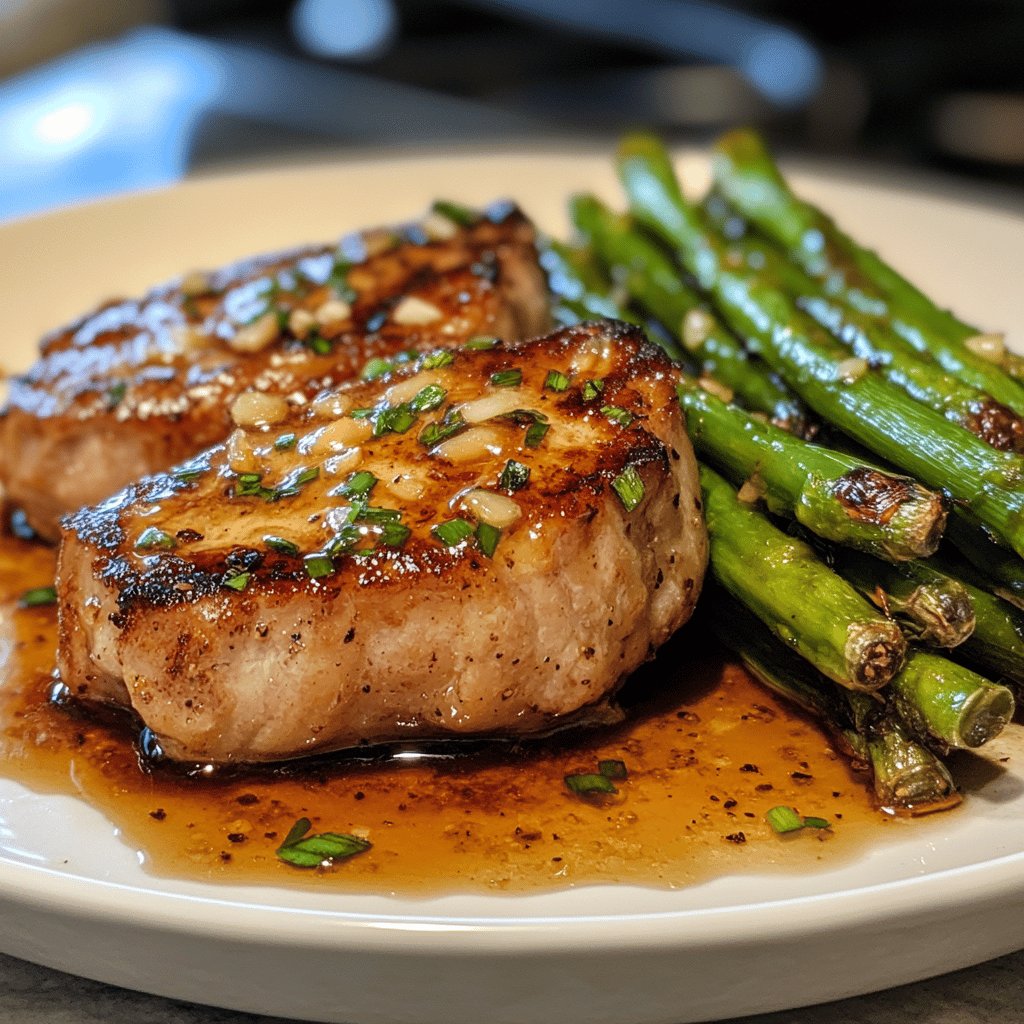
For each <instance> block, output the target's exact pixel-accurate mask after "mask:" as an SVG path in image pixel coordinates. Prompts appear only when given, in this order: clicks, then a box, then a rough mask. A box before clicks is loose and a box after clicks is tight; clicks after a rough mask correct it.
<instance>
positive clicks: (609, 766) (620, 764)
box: [597, 759, 629, 779]
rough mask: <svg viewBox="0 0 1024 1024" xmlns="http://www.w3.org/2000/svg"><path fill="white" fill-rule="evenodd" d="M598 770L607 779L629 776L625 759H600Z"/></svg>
mask: <svg viewBox="0 0 1024 1024" xmlns="http://www.w3.org/2000/svg"><path fill="white" fill-rule="evenodd" d="M597 770H598V771H599V772H600V773H601V774H602V775H603V776H604V777H605V778H606V779H625V778H627V777H628V776H629V771H628V770H627V768H626V762H625V761H616V760H614V759H609V760H607V761H598V762H597Z"/></svg>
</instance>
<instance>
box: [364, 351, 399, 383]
mask: <svg viewBox="0 0 1024 1024" xmlns="http://www.w3.org/2000/svg"><path fill="white" fill-rule="evenodd" d="M394 368H395V364H394V363H393V362H392V360H390V359H382V358H381V357H380V356H374V357H373V359H369V360H367V362H366V365H365V366H364V367H363V370H362V373H360V374H359V376H360V377H362V379H363V380H376V379H377V378H378V377H383V376H384V374H385V373H390V372H391V371H392V370H393V369H394Z"/></svg>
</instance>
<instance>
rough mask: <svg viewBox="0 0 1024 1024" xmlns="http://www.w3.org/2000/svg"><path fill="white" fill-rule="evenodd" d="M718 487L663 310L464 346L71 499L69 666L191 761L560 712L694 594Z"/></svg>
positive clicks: (669, 625)
mask: <svg viewBox="0 0 1024 1024" xmlns="http://www.w3.org/2000/svg"><path fill="white" fill-rule="evenodd" d="M484 346H486V347H484ZM246 422H250V419H249V418H247V419H246ZM699 496H700V489H699V485H698V482H697V475H696V465H695V462H694V457H693V452H692V449H691V448H690V444H689V442H688V440H687V437H686V432H685V430H684V425H683V419H682V416H681V413H680V409H679V405H678V402H677V400H676V396H675V391H674V371H673V369H672V367H671V365H670V364H669V363H668V362H667V361H666V360H665V359H664V357H663V356H662V355H661V354H660V352H659V351H658V350H657V349H655V348H654V347H653V346H651V345H650V344H648V343H647V342H646V341H645V340H644V339H643V336H642V335H641V334H640V333H639V332H638V331H637V330H636V329H634V328H631V327H626V326H625V325H623V324H616V323H604V324H584V325H581V326H578V327H574V328H569V329H567V330H564V331H561V332H558V333H556V334H554V335H551V336H550V337H548V338H545V339H541V340H539V341H535V342H532V343H526V344H507V345H506V344H501V343H498V342H487V341H481V342H476V343H471V345H470V346H469V347H468V348H463V349H460V350H454V349H453V350H438V351H436V352H432V353H428V354H426V355H423V356H420V357H419V358H418V359H416V360H415V361H414V362H409V363H406V364H404V365H399V366H396V367H395V368H394V369H393V370H391V371H390V372H388V373H386V374H384V375H383V376H382V377H381V378H380V379H378V380H376V381H372V382H354V383H350V384H349V385H346V386H342V387H340V388H338V389H334V390H331V391H327V392H325V393H324V394H323V395H321V396H320V397H318V398H317V399H316V400H314V401H313V402H312V403H310V405H309V406H308V407H307V408H305V409H303V410H301V411H298V410H288V409H286V408H278V409H276V410H274V409H269V410H268V416H267V419H266V421H264V422H263V423H262V424H261V425H258V426H253V427H247V428H242V427H239V428H238V429H237V430H236V432H235V433H234V434H233V435H232V436H231V438H230V440H229V441H228V442H227V443H226V444H223V445H218V446H216V447H214V448H212V449H211V450H209V451H208V452H206V453H204V454H202V455H201V456H198V457H196V458H195V459H194V460H192V461H191V462H189V463H186V464H184V465H182V466H181V467H179V468H178V469H177V470H175V471H173V472H171V473H168V474H163V475H159V476H154V477H151V478H149V479H147V480H144V481H142V482H141V483H139V484H137V485H134V486H131V487H129V488H127V489H126V490H125V491H123V492H122V493H121V494H119V495H117V496H115V497H113V498H111V499H109V500H108V501H105V502H103V503H102V504H100V505H97V506H95V507H92V508H85V509H82V510H81V511H79V512H77V513H76V514H74V515H72V516H70V517H68V519H67V520H65V525H64V540H63V544H62V547H61V553H60V560H59V569H58V589H59V608H60V648H59V653H58V663H59V669H60V673H61V676H62V678H63V680H64V681H65V683H66V684H67V686H68V687H69V688H70V691H71V693H72V694H73V695H74V696H76V697H78V698H80V699H82V700H85V701H100V702H109V703H113V704H116V705H122V706H125V707H130V708H132V709H134V711H135V712H137V714H138V716H139V718H140V719H141V720H142V722H144V723H145V724H146V725H147V726H148V727H149V728H150V729H152V731H153V732H154V733H155V734H156V736H157V737H158V741H159V743H160V745H161V747H162V749H163V750H164V751H165V753H166V754H167V755H168V756H170V757H171V758H175V759H181V760H189V761H204V762H232V761H239V762H245V761H264V760H274V759H281V758H289V757H295V756H299V755H303V754H308V753H312V752H314V751H321V750H330V749H334V748H344V747H351V746H355V745H361V744H367V743H378V742H385V741H400V740H405V739H409V740H411V739H421V738H438V737H441V738H443V737H465V736H477V735H485V734H495V733H498V734H504V735H526V734H531V733H543V732H546V731H550V730H551V729H553V728H555V727H557V726H558V725H559V724H560V723H562V722H564V721H565V720H567V719H569V718H570V717H571V716H573V715H574V714H576V713H578V712H580V711H581V709H591V710H593V709H598V710H600V709H601V708H606V707H607V706H608V701H609V698H610V697H611V695H612V694H613V693H614V691H615V690H616V688H617V686H618V685H619V683H620V682H621V681H622V680H623V678H624V677H625V676H626V675H627V674H628V673H630V672H632V671H633V670H634V669H635V668H636V667H637V666H638V665H639V664H640V663H641V662H643V661H644V660H645V659H646V658H648V657H650V656H651V654H652V653H653V651H654V650H655V648H656V647H657V646H658V645H659V644H661V643H662V642H663V641H664V640H665V639H666V638H667V637H668V636H669V635H670V634H671V633H672V632H673V631H674V630H675V629H677V628H678V627H679V626H680V625H681V624H682V623H683V622H684V621H685V620H686V619H687V618H688V616H689V615H690V612H691V610H692V608H693V605H694V602H695V601H696V599H697V595H698V592H699V590H700V585H701V579H702V576H703V572H704V565H705V559H706V553H707V545H706V537H705V533H704V526H703V520H702V517H701V509H700V497H699Z"/></svg>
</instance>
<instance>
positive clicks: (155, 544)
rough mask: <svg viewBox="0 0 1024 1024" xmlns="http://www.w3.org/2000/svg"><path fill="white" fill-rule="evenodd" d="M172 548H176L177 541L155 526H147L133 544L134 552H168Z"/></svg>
mask: <svg viewBox="0 0 1024 1024" xmlns="http://www.w3.org/2000/svg"><path fill="white" fill-rule="evenodd" d="M174 547H177V541H176V540H175V539H174V538H173V537H172V536H171V535H170V534H169V533H164V531H163V530H161V529H158V528H157V527H156V526H147V527H146V528H145V529H144V530H143V531H142V533H140V534H139V539H138V540H137V541H136V542H135V550H136V551H151V550H152V549H153V548H160V549H161V550H162V551H170V550H171V548H174Z"/></svg>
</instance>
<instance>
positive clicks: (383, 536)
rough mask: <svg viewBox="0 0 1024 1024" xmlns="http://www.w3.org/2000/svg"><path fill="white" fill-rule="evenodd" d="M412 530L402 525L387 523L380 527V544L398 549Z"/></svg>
mask: <svg viewBox="0 0 1024 1024" xmlns="http://www.w3.org/2000/svg"><path fill="white" fill-rule="evenodd" d="M411 533H412V530H410V529H409V527H408V526H406V525H405V524H404V523H399V522H387V523H384V525H383V526H382V527H381V531H380V542H381V544H386V545H387V546H388V547H389V548H400V547H401V546H402V545H403V544H404V543H405V542H406V541H407V540H408V539H409V534H411Z"/></svg>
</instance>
